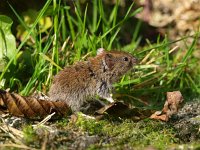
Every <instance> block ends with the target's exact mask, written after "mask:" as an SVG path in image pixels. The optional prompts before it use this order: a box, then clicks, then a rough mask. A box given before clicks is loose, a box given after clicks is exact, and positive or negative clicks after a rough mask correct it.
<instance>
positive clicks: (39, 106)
mask: <svg viewBox="0 0 200 150" xmlns="http://www.w3.org/2000/svg"><path fill="white" fill-rule="evenodd" d="M53 112H55V113H56V114H55V115H54V116H53V118H59V117H63V116H65V115H68V114H71V109H70V108H69V107H68V106H67V104H66V103H64V102H62V101H50V100H40V99H37V98H34V97H25V96H21V95H19V94H16V93H9V92H6V91H3V90H0V114H2V113H9V114H11V115H13V116H17V117H25V118H30V119H42V118H44V117H46V116H47V115H49V114H51V113H53Z"/></svg>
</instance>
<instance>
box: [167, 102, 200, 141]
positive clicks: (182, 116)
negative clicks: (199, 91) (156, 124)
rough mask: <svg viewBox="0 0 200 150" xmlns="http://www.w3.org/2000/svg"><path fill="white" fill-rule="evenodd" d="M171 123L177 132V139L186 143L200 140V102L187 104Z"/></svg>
mask: <svg viewBox="0 0 200 150" xmlns="http://www.w3.org/2000/svg"><path fill="white" fill-rule="evenodd" d="M170 123H172V124H173V126H174V128H175V129H176V130H177V137H178V138H179V139H181V140H182V141H184V142H192V141H196V140H199V139H200V101H199V100H195V101H193V102H187V103H186V104H185V105H184V106H183V108H181V109H180V110H179V112H178V114H176V115H174V116H173V117H172V118H171V121H170Z"/></svg>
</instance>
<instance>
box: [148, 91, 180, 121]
mask: <svg viewBox="0 0 200 150" xmlns="http://www.w3.org/2000/svg"><path fill="white" fill-rule="evenodd" d="M182 102H183V96H182V94H181V92H180V91H173V92H167V100H166V102H165V104H164V107H163V109H162V111H157V112H155V113H154V114H152V115H151V117H150V118H152V119H157V120H162V121H168V120H169V119H170V118H171V116H172V115H173V114H176V113H177V112H178V110H179V108H180V107H181V104H182Z"/></svg>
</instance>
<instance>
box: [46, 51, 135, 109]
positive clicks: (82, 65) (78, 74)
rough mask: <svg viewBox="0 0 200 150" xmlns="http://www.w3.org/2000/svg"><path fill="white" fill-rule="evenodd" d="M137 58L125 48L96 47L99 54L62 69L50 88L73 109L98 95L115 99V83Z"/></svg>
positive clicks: (52, 93)
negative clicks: (118, 49)
mask: <svg viewBox="0 0 200 150" xmlns="http://www.w3.org/2000/svg"><path fill="white" fill-rule="evenodd" d="M136 61H137V60H136V58H135V57H133V56H132V55H131V54H129V53H126V52H122V51H105V50H104V49H103V48H100V49H98V50H97V55H96V56H95V57H93V58H89V59H88V60H87V61H80V62H77V63H76V64H74V65H72V66H68V67H66V68H64V69H63V70H61V71H60V72H59V73H58V74H57V75H56V76H55V77H54V79H53V83H52V85H51V87H50V90H49V97H50V99H51V100H61V101H65V102H66V103H67V104H68V105H69V106H70V107H71V109H72V111H73V112H76V111H79V109H80V107H81V105H82V104H83V103H84V102H85V101H86V100H88V99H89V98H91V97H94V96H96V95H98V96H100V97H101V98H104V99H107V100H108V101H110V102H113V99H112V96H111V94H110V92H111V90H112V84H113V83H114V82H116V81H118V80H119V79H120V77H121V76H122V75H124V74H125V73H126V72H127V71H128V70H130V69H131V68H132V67H133V65H135V64H136Z"/></svg>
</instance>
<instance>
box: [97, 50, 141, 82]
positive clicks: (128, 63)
mask: <svg viewBox="0 0 200 150" xmlns="http://www.w3.org/2000/svg"><path fill="white" fill-rule="evenodd" d="M98 55H100V56H101V57H102V62H103V66H104V68H105V70H106V71H109V72H111V73H112V76H113V78H115V77H116V79H118V78H119V77H120V76H122V75H124V74H125V73H126V72H127V71H128V70H130V69H131V68H133V66H134V65H135V64H136V63H137V59H136V58H135V57H134V56H132V55H131V54H129V53H127V52H122V51H105V50H104V49H103V48H100V49H98V52H97V56H98Z"/></svg>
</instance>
